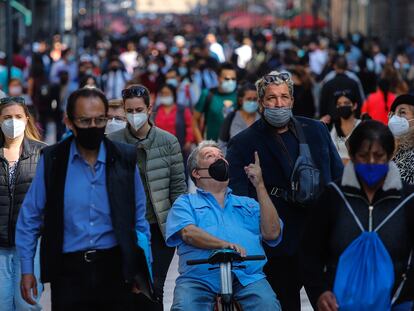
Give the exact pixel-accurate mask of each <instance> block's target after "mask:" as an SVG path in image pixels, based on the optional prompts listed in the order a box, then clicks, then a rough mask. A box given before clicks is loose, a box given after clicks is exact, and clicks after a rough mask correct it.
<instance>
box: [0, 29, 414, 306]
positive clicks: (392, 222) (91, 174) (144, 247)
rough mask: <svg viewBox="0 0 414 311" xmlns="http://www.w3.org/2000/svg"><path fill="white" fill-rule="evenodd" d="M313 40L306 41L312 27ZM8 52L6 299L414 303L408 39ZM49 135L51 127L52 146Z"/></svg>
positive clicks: (1, 243) (0, 269)
mask: <svg viewBox="0 0 414 311" xmlns="http://www.w3.org/2000/svg"><path fill="white" fill-rule="evenodd" d="M308 39H309V40H308ZM15 52H16V53H15V54H14V55H13V67H12V68H11V77H10V79H9V78H8V77H7V68H6V67H5V59H6V55H5V54H4V53H1V52H0V89H1V90H2V92H3V93H4V94H2V93H0V97H1V99H0V124H1V131H0V138H1V140H0V142H1V146H0V160H1V162H2V166H1V172H0V176H1V177H2V178H1V180H0V197H1V200H0V301H1V305H0V310H7V311H9V310H10V311H11V310H41V308H42V306H40V304H39V301H40V296H41V293H42V290H43V283H51V303H52V309H53V310H85V311H86V310H135V309H142V310H163V304H162V301H163V295H164V293H163V288H164V283H165V279H166V275H167V271H168V268H169V266H170V264H171V261H172V258H173V256H174V253H175V251H176V252H177V255H178V256H179V267H178V272H179V276H178V278H177V280H176V286H175V291H174V298H173V305H172V308H171V310H174V311H178V310H206V311H207V310H212V309H213V307H214V304H215V301H216V299H215V297H216V295H217V293H218V292H219V286H220V272H219V270H211V269H209V267H208V266H203V265H200V266H188V265H187V264H186V262H187V260H191V259H200V258H206V257H208V256H209V255H210V254H211V252H212V251H213V250H216V249H232V250H234V251H236V252H238V253H240V254H241V255H242V256H245V255H249V254H255V255H261V254H264V255H266V260H262V261H254V262H246V263H245V264H244V267H243V268H240V269H234V271H233V274H232V275H233V279H232V283H233V291H234V298H235V300H236V301H237V302H238V303H239V304H240V305H241V307H242V308H243V310H258V311H259V310H260V311H262V310H288V311H290V310H292V311H296V310H300V308H301V299H300V291H301V288H302V287H304V288H305V290H306V293H307V295H308V297H309V300H310V302H311V304H312V306H313V307H314V309H316V310H321V311H334V310H384V311H385V310H393V311H398V310H401V311H404V310H407V311H411V310H412V309H413V307H414V268H413V267H414V263H412V261H413V260H414V259H413V258H412V257H413V255H414V254H413V252H414V195H413V193H414V188H413V186H414V169H413V166H412V160H413V159H414V134H413V133H414V96H413V95H410V93H411V92H412V91H414V40H413V41H412V42H408V43H407V44H405V45H402V46H400V47H398V49H397V55H395V56H393V55H390V56H387V55H386V54H384V52H383V50H382V49H381V45H380V42H379V40H372V39H371V40H368V39H366V38H363V37H362V36H361V35H359V34H354V35H353V36H350V37H349V38H347V39H334V38H329V37H327V36H323V35H321V36H319V37H315V38H305V39H303V40H301V41H299V40H297V39H294V38H290V37H287V36H285V35H282V34H279V33H277V32H275V33H273V32H272V31H271V30H268V29H267V30H264V31H259V32H253V31H252V32H250V33H249V34H247V35H246V33H241V32H237V31H234V32H228V33H227V32H225V33H224V32H217V33H213V32H211V33H208V34H207V35H205V36H204V35H201V34H200V33H185V34H175V33H172V32H171V31H168V30H165V31H159V32H154V31H148V32H143V33H140V34H136V37H135V38H129V39H128V40H125V41H124V42H122V41H110V40H107V39H106V38H105V37H102V38H100V39H97V40H92V41H91V42H90V43H89V44H88V45H87V46H85V47H83V48H82V49H80V50H76V51H75V50H73V49H71V48H70V47H68V46H65V44H63V43H62V42H60V39H59V37H58V36H57V37H55V38H54V41H53V43H52V45H51V46H49V45H48V44H47V43H46V42H45V41H41V42H38V43H36V44H35V45H34V46H33V51H32V53H30V55H29V56H27V57H23V56H22V55H23V54H24V53H18V52H19V51H18V50H16V51H15ZM47 145H49V146H47Z"/></svg>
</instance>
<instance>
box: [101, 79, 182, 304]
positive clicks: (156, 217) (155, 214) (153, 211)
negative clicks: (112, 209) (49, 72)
mask: <svg viewBox="0 0 414 311" xmlns="http://www.w3.org/2000/svg"><path fill="white" fill-rule="evenodd" d="M122 99H123V103H124V109H125V113H126V117H127V120H128V125H127V127H126V128H124V129H122V130H119V131H117V132H114V133H111V134H109V135H108V138H109V139H111V140H114V141H118V142H123V143H127V144H133V145H135V146H136V147H137V159H138V167H139V171H140V174H141V179H142V181H143V184H144V189H145V194H146V197H147V212H146V218H147V220H148V222H149V224H150V228H151V250H152V257H153V266H152V268H153V277H154V288H155V294H156V296H158V298H159V299H160V300H161V301H162V297H163V287H164V282H165V278H166V276H167V272H168V267H169V266H170V263H171V260H172V258H173V255H174V248H170V247H167V246H166V244H165V223H166V221H167V215H168V211H169V210H170V208H171V205H172V204H173V202H174V201H175V199H177V198H178V197H179V196H180V195H181V194H183V193H185V192H186V191H187V186H186V183H185V177H184V165H183V158H182V155H181V148H180V144H179V143H178V140H177V138H176V137H175V136H173V135H172V134H170V133H168V132H167V131H164V130H162V129H160V128H158V127H156V126H154V125H153V124H152V123H151V122H150V121H149V116H150V114H151V110H152V106H151V104H150V93H149V91H148V89H147V88H146V87H144V86H142V85H138V84H133V85H130V86H129V87H128V88H126V89H124V90H123V91H122ZM140 296H141V297H139V298H138V300H139V301H137V305H138V304H139V308H142V309H143V310H162V304H155V303H151V302H149V301H147V300H145V298H144V297H143V295H140Z"/></svg>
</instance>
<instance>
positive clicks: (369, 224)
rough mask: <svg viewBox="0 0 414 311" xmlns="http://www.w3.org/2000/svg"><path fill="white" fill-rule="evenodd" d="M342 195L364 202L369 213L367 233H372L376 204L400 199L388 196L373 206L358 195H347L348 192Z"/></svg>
mask: <svg viewBox="0 0 414 311" xmlns="http://www.w3.org/2000/svg"><path fill="white" fill-rule="evenodd" d="M344 194H346V195H347V196H349V197H353V198H357V199H361V200H362V201H364V202H365V203H366V204H367V205H368V212H369V217H368V229H369V230H368V231H369V232H371V231H372V229H373V228H372V227H373V211H374V207H375V206H377V205H378V204H380V203H381V202H383V201H385V200H390V199H400V198H401V197H400V196H396V195H389V196H386V197H383V198H382V199H379V200H378V201H377V202H375V203H374V204H371V203H370V202H368V200H367V199H366V198H364V197H363V196H362V195H358V194H352V193H348V192H344Z"/></svg>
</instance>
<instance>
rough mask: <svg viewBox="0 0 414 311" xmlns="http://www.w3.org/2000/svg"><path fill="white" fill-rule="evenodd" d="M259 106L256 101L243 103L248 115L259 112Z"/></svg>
mask: <svg viewBox="0 0 414 311" xmlns="http://www.w3.org/2000/svg"><path fill="white" fill-rule="evenodd" d="M258 107H259V105H258V104H257V102H256V101H254V100H248V101H245V102H244V103H243V110H244V111H246V112H247V113H253V112H256V111H257V108H258Z"/></svg>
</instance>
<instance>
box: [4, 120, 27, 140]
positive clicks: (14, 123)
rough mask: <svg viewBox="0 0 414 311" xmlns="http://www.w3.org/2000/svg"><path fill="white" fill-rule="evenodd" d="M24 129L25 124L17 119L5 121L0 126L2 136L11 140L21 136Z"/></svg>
mask: <svg viewBox="0 0 414 311" xmlns="http://www.w3.org/2000/svg"><path fill="white" fill-rule="evenodd" d="M25 129H26V122H24V121H22V120H18V119H7V120H4V121H3V123H2V124H1V130H2V131H3V134H4V135H5V136H6V137H8V138H11V139H14V138H16V137H20V136H22V135H23V134H24V130H25Z"/></svg>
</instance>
